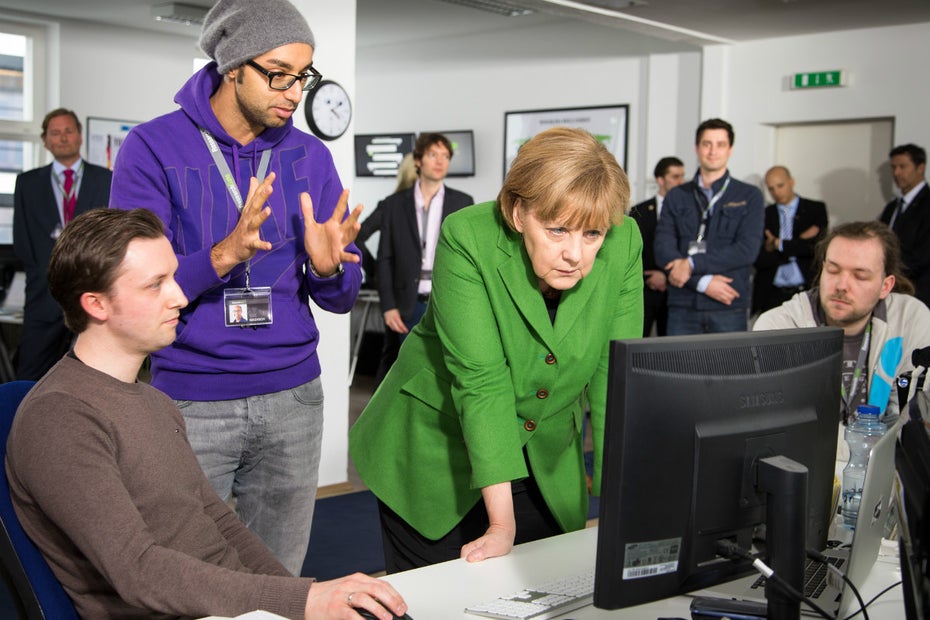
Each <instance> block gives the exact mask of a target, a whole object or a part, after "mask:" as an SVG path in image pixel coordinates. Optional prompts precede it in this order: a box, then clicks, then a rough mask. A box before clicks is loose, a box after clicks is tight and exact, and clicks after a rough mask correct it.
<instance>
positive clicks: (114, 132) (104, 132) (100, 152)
mask: <svg viewBox="0 0 930 620" xmlns="http://www.w3.org/2000/svg"><path fill="white" fill-rule="evenodd" d="M138 124H139V123H138V121H126V120H118V119H115V118H96V117H93V116H89V117H87V134H86V135H87V161H89V162H90V163H92V164H97V165H98V166H103V167H104V168H107V169H109V170H113V164H114V162H116V154H117V153H118V152H119V147H120V146H122V144H123V140H125V139H126V136H127V135H129V130H130V129H132V128H133V127H135V126H136V125H138Z"/></svg>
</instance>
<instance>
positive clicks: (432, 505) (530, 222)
mask: <svg viewBox="0 0 930 620" xmlns="http://www.w3.org/2000/svg"><path fill="white" fill-rule="evenodd" d="M629 194H630V190H629V183H628V181H627V178H626V174H625V173H624V172H623V170H622V169H621V168H620V166H619V165H618V164H617V161H616V159H615V158H614V157H613V155H611V154H610V153H609V152H608V151H607V149H606V148H604V146H603V145H602V144H600V143H599V142H598V141H597V140H596V139H595V138H594V137H593V136H591V135H590V134H588V133H587V132H585V131H582V130H578V129H568V128H561V127H560V128H554V129H549V130H547V131H545V132H542V133H540V134H537V135H536V136H535V137H534V138H532V139H531V140H529V141H528V142H527V143H526V144H525V145H524V146H523V147H522V148H521V149H520V151H519V153H518V154H517V156H516V158H515V159H514V161H513V165H512V166H511V169H510V172H509V173H508V175H507V178H506V179H505V181H504V186H503V188H502V189H501V192H500V195H499V196H498V200H497V201H496V202H489V203H484V204H479V205H475V206H472V207H467V208H465V209H462V210H461V211H458V212H456V213H454V214H452V215H450V216H449V217H448V218H446V220H445V221H444V222H443V226H442V232H441V233H440V240H439V244H438V247H437V250H436V259H435V265H434V270H433V275H432V278H433V285H432V290H433V292H432V296H431V298H430V301H429V306H428V308H427V311H426V315H425V316H424V318H423V320H422V321H421V322H420V323H419V324H418V325H417V326H416V328H415V329H414V330H413V331H412V332H411V334H410V335H409V336H408V337H407V339H406V341H405V342H404V344H403V347H402V348H401V350H400V355H399V357H398V360H397V362H396V363H395V364H394V366H393V367H392V369H391V371H390V372H389V373H388V375H387V377H386V378H385V380H384V382H383V383H382V384H381V386H380V387H379V388H378V390H377V391H376V392H375V394H374V395H373V396H372V399H371V401H370V402H369V403H368V405H367V406H366V408H365V410H364V411H363V412H362V416H361V417H360V418H359V420H358V422H357V423H356V424H355V426H354V427H353V428H352V430H351V432H350V433H349V448H350V452H351V455H352V458H353V461H354V463H355V465H356V467H357V469H358V472H359V474H360V475H361V478H362V480H364V481H365V483H366V484H367V485H368V487H369V488H370V489H371V490H372V491H373V492H374V494H375V495H376V496H377V497H378V499H379V507H380V510H381V522H382V530H383V539H384V547H385V560H386V564H387V570H388V571H389V572H394V571H398V570H406V569H408V568H414V567H417V566H422V565H426V564H430V563H434V562H439V561H444V560H448V559H453V558H456V557H460V556H461V557H464V558H466V559H467V560H469V561H478V560H482V559H484V558H487V557H492V556H497V555H504V554H506V553H508V552H509V551H510V549H511V547H512V546H513V545H514V544H516V543H521V542H527V541H529V540H535V539H537V538H542V537H545V536H551V535H554V534H558V533H561V532H563V531H566V532H567V531H572V530H577V529H580V528H582V527H584V524H585V518H586V515H587V507H588V498H587V485H586V479H585V469H584V455H583V449H582V425H583V421H584V415H585V411H586V409H587V408H588V407H590V409H591V423H592V428H593V440H594V450H595V460H594V464H595V470H594V489H595V492H597V489H598V488H599V484H600V464H601V445H602V439H603V429H604V406H605V395H606V381H607V352H608V343H609V341H610V340H612V339H618V338H636V337H639V336H641V333H642V319H643V301H642V299H643V298H642V286H643V279H642V264H641V263H642V261H641V252H642V240H641V238H640V235H639V230H638V229H637V227H636V224H635V222H634V221H633V220H632V219H630V218H624V217H623V212H624V210H625V209H626V207H627V205H628V203H629Z"/></svg>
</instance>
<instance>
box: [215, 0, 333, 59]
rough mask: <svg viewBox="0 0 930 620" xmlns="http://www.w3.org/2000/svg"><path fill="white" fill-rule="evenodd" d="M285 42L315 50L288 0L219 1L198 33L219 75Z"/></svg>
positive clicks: (296, 12) (300, 16)
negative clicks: (300, 44)
mask: <svg viewBox="0 0 930 620" xmlns="http://www.w3.org/2000/svg"><path fill="white" fill-rule="evenodd" d="M288 43H308V44H309V45H310V46H313V47H315V43H314V40H313V32H312V31H311V30H310V26H308V25H307V20H305V19H304V17H303V15H301V14H300V12H298V11H297V9H296V8H295V7H294V5H292V4H291V3H290V2H288V1H287V0H219V2H217V3H216V5H214V7H213V8H212V9H210V12H209V13H207V17H206V18H205V19H204V22H203V32H201V33H200V47H201V48H203V51H204V52H206V53H207V55H208V56H209V57H210V58H212V59H213V60H215V61H216V64H217V71H219V72H220V73H221V74H222V73H226V72H227V71H229V70H230V69H234V68H236V67H238V66H240V65H241V64H242V63H244V62H245V61H247V60H250V59H252V58H255V57H256V56H261V55H262V54H264V53H265V52H267V51H269V50H273V49H274V48H276V47H280V46H282V45H287V44H288Z"/></svg>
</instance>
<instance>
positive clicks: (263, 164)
mask: <svg viewBox="0 0 930 620" xmlns="http://www.w3.org/2000/svg"><path fill="white" fill-rule="evenodd" d="M200 135H201V136H203V141H204V143H205V144H206V145H207V150H208V151H210V156H211V157H213V161H214V163H216V167H217V169H219V171H220V174H221V175H222V176H223V183H225V184H226V191H227V192H229V195H230V197H232V199H233V203H235V205H236V210H237V211H239V214H240V215H242V208H243V207H244V206H245V203H244V202H243V201H242V193H241V192H240V191H239V187H238V186H237V185H236V179H235V177H233V173H232V170H230V169H229V164H227V163H226V160H225V159H224V158H223V154H222V153H221V152H220V145H219V144H217V143H216V139H215V138H214V137H213V134H211V133H210V132H209V131H207V130H206V129H204V128H203V127H201V128H200ZM270 161H271V149H265V150H264V151H262V154H261V157H260V158H259V161H258V170H256V171H255V177H256V178H257V179H258V181H259V183H261V181H262V180H263V179H264V178H265V175H266V174H267V173H268V164H269V162H270ZM251 271H252V259H249V260H247V261H246V262H245V288H246V290H248V289H249V288H250V287H249V275H250V274H251Z"/></svg>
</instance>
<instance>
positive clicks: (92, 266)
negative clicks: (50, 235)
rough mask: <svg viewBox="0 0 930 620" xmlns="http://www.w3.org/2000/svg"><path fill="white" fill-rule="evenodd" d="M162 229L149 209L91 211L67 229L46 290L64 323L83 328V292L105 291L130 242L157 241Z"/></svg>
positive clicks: (76, 329) (56, 251) (55, 250)
mask: <svg viewBox="0 0 930 620" xmlns="http://www.w3.org/2000/svg"><path fill="white" fill-rule="evenodd" d="M164 234H165V227H164V225H163V224H162V221H161V220H160V219H158V216H157V215H155V214H154V213H152V212H151V211H149V210H147V209H133V210H131V211H122V210H119V209H91V210H90V211H87V212H86V213H82V214H81V215H79V216H77V217H76V218H74V220H73V221H72V222H71V223H70V224H68V225H67V226H65V229H64V231H63V232H62V233H61V236H60V237H58V241H56V242H55V247H54V248H53V249H52V258H51V260H50V262H49V266H48V288H49V291H50V292H51V293H52V297H54V298H55V301H57V302H58V305H60V306H61V309H62V312H63V314H64V317H65V325H67V326H68V328H69V329H70V330H71V331H73V332H75V333H78V334H79V333H81V332H82V331H84V330H85V329H87V323H88V316H87V313H86V312H85V311H84V308H82V307H81V295H83V294H84V293H91V292H93V293H109V292H110V289H111V288H112V286H113V283H114V282H115V281H116V278H117V277H118V276H119V271H120V265H122V263H123V258H125V256H126V249H127V248H128V247H129V243H130V242H131V241H132V240H133V239H137V238H142V239H158V238H159V237H162V236H164Z"/></svg>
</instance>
